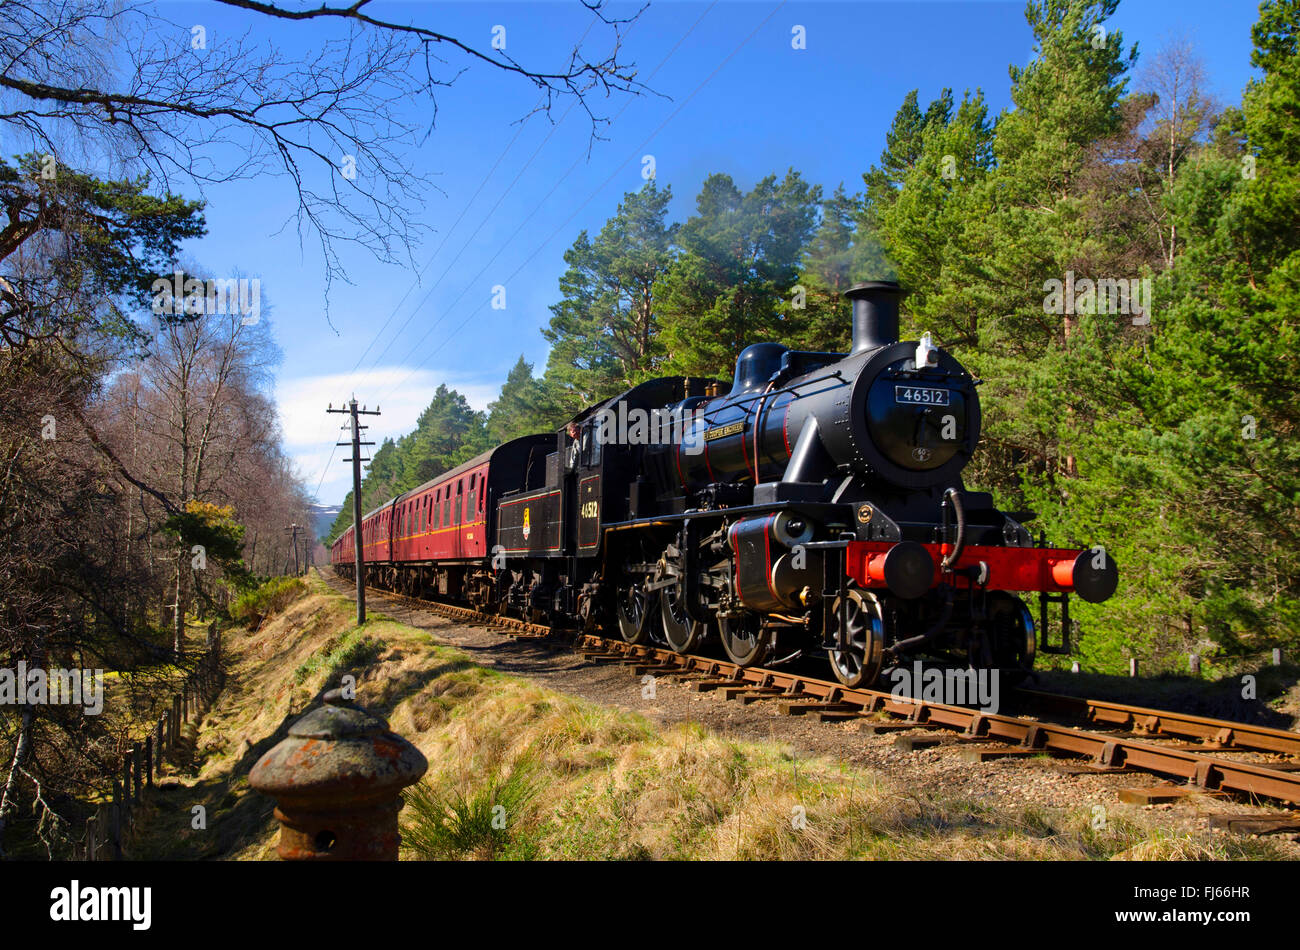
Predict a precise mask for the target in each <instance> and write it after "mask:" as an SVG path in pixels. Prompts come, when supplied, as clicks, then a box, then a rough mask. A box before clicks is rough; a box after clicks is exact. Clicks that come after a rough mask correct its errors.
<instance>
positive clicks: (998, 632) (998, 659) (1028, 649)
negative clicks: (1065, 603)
mask: <svg viewBox="0 0 1300 950" xmlns="http://www.w3.org/2000/svg"><path fill="white" fill-rule="evenodd" d="M988 617H989V622H988V630H989V634H990V636H991V637H992V639H993V661H994V664H995V665H996V666H997V667H998V668H999V669H1001V670H1002V675H1003V677H1004V678H1005V679H1006V682H1007V685H1008V686H1015V685H1017V684H1018V683H1020V682H1021V681H1022V680H1024V678H1025V677H1026V676H1028V675H1029V673H1030V671H1031V670H1033V668H1034V659H1035V657H1036V656H1037V654H1038V630H1037V627H1036V626H1035V624H1034V616H1033V614H1031V613H1030V612H1029V608H1028V607H1026V606H1025V603H1024V601H1022V600H1021V599H1020V598H1019V597H1016V596H1014V595H1013V594H1008V593H1007V592H1006V591H1001V590H997V591H992V592H991V593H990V594H989V600H988Z"/></svg>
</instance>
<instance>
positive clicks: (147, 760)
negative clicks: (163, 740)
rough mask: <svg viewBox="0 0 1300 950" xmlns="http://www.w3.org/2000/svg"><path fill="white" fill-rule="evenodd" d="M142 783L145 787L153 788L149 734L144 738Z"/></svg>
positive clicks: (151, 743) (151, 751) (151, 746)
mask: <svg viewBox="0 0 1300 950" xmlns="http://www.w3.org/2000/svg"><path fill="white" fill-rule="evenodd" d="M144 784H145V787H146V788H153V736H152V735H149V736H146V737H145V740H144Z"/></svg>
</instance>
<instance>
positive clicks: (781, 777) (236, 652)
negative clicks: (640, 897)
mask: <svg viewBox="0 0 1300 950" xmlns="http://www.w3.org/2000/svg"><path fill="white" fill-rule="evenodd" d="M351 614H352V605H351V603H350V602H349V601H347V600H346V599H344V598H342V597H339V596H337V595H335V594H333V593H331V592H329V591H328V589H327V588H326V587H325V586H324V585H323V584H321V583H320V582H319V581H314V582H313V583H312V585H311V591H310V593H309V594H308V595H307V596H305V597H304V598H302V599H301V600H299V601H297V602H296V603H294V604H293V605H292V606H290V607H289V608H288V609H287V610H286V611H285V612H284V614H282V615H281V616H279V617H276V618H275V619H273V620H272V621H270V622H269V623H267V624H266V625H265V626H263V628H262V629H261V630H259V631H255V632H239V633H235V632H232V633H231V634H228V635H227V638H226V648H227V651H228V655H229V656H230V658H231V660H232V663H233V666H232V670H231V674H232V675H231V677H230V680H229V682H228V686H227V689H226V692H225V694H224V695H223V697H222V699H221V701H220V702H219V703H218V705H217V706H216V708H215V709H214V710H213V711H212V713H211V714H210V715H209V717H208V718H207V720H206V721H205V722H204V724H203V728H202V732H201V734H200V735H199V738H198V742H197V747H196V759H197V764H196V765H195V768H194V772H193V774H192V776H190V777H188V778H187V779H186V783H187V787H186V788H184V789H181V790H178V791H177V792H174V793H170V794H172V795H173V796H174V797H175V798H176V801H175V803H174V805H173V806H172V810H173V813H174V814H175V815H176V816H177V818H176V821H174V822H173V829H172V834H171V837H169V838H165V839H164V838H162V836H160V835H155V836H154V837H155V839H158V840H156V841H154V845H155V846H154V847H153V848H152V849H150V848H149V847H143V848H142V849H138V852H137V856H150V857H181V856H184V855H194V854H195V853H199V854H203V855H207V856H212V857H222V858H235V859H254V860H256V859H266V858H270V857H273V856H274V844H275V836H276V834H277V830H276V827H275V822H274V820H273V818H272V816H271V807H272V806H271V803H270V802H269V801H267V800H265V799H263V798H262V797H261V796H259V795H257V794H255V793H253V792H252V791H251V790H250V789H249V788H248V785H247V774H248V771H249V769H251V768H252V766H253V764H254V763H255V762H256V761H257V759H258V758H259V757H260V756H261V755H262V753H263V752H265V751H266V750H267V749H269V748H270V747H271V746H272V745H274V744H275V743H276V742H278V741H279V740H280V739H281V738H283V736H284V734H285V730H286V729H287V727H288V725H289V724H290V723H291V722H292V721H293V720H294V719H296V718H297V716H298V715H299V714H301V713H302V712H303V711H304V710H305V709H306V708H307V707H308V706H309V705H311V703H312V702H313V701H314V700H315V699H316V698H318V697H319V695H320V694H321V693H322V692H323V691H324V690H326V689H328V688H331V687H333V686H336V685H338V680H339V678H340V677H341V676H342V675H344V674H346V673H351V674H353V675H355V676H356V677H357V682H358V687H357V693H358V697H359V699H360V700H361V702H362V703H363V704H364V705H366V706H367V707H369V708H371V709H374V710H376V711H379V712H381V713H382V714H384V715H386V716H387V717H388V718H389V721H390V723H391V725H392V727H393V729H394V730H395V731H396V732H398V733H399V734H401V735H403V736H405V737H406V738H407V739H409V740H410V741H412V742H413V743H415V744H416V745H417V746H418V747H419V748H420V749H421V751H422V752H423V753H424V754H425V756H426V757H427V758H428V760H429V762H430V763H431V766H430V772H429V774H428V775H427V776H426V777H425V779H424V781H423V782H422V783H421V785H419V786H417V787H416V788H415V789H412V790H410V793H409V795H408V807H407V808H406V809H405V810H404V812H403V821H404V825H405V829H404V850H403V857H404V858H407V859H412V858H498V859H598V860H599V859H728V860H729V859H735V858H740V859H759V860H771V859H777V860H799V859H814V860H824V859H845V858H858V859H861V858H865V859H918V860H925V859H958V860H972V859H1107V858H1119V859H1133V860H1148V861H1149V860H1182V859H1188V860H1204V859H1219V858H1238V859H1239V858H1271V857H1275V856H1276V854H1275V852H1274V849H1273V848H1272V846H1270V845H1269V844H1268V843H1267V842H1265V841H1262V840H1252V839H1240V838H1232V837H1223V838H1211V837H1209V836H1208V835H1204V836H1191V835H1172V834H1167V833H1163V832H1161V831H1159V830H1155V829H1152V828H1151V827H1149V826H1148V825H1147V824H1146V822H1145V820H1144V816H1143V814H1142V813H1141V811H1140V810H1136V809H1133V810H1130V811H1129V812H1128V813H1124V812H1123V811H1122V809H1121V807H1120V806H1116V807H1115V808H1113V809H1111V814H1110V815H1109V820H1108V821H1107V822H1106V823H1105V826H1104V827H1102V828H1099V829H1098V828H1094V827H1093V824H1092V815H1091V814H1088V813H1084V812H1077V813H1059V814H1057V813H1051V814H1049V813H1046V812H1037V811H1033V810H1024V811H1018V812H1017V811H1006V810H1001V809H999V810H994V809H992V808H990V807H988V806H987V805H983V804H979V803H975V802H971V801H966V800H962V799H958V798H955V797H954V798H932V797H922V796H919V795H917V794H914V793H913V792H911V791H909V790H908V789H906V788H905V787H903V786H902V785H901V784H899V783H898V782H896V781H894V780H891V779H886V778H883V777H881V776H878V775H874V774H872V773H869V772H866V771H863V770H859V769H854V768H849V767H847V766H844V765H841V764H839V763H835V762H832V761H829V760H826V759H809V758H796V757H795V756H794V755H793V753H792V751H791V750H790V749H788V748H785V747H782V746H781V745H778V744H775V743H745V742H735V741H730V740H728V739H725V738H722V737H719V736H716V735H713V734H711V733H708V732H707V731H705V730H704V729H702V728H701V727H699V726H695V725H686V726H680V727H676V728H669V729H658V728H656V727H655V726H653V725H652V724H651V723H649V722H648V721H646V720H645V719H643V718H641V717H639V716H636V715H634V714H631V713H626V712H622V711H618V710H612V709H608V708H605V707H601V706H596V705H593V704H591V703H587V702H585V701H582V700H579V699H575V698H573V697H569V696H566V695H562V694H558V693H555V692H552V691H549V690H546V689H543V688H541V687H539V686H537V685H536V684H534V683H532V682H530V681H528V680H523V679H518V678H514V677H510V676H505V675H502V674H499V673H496V672H494V671H492V670H488V669H485V668H482V667H479V666H476V665H475V664H473V663H472V662H471V661H470V660H469V659H468V658H467V657H466V656H465V655H464V654H462V653H461V652H459V651H457V650H454V649H451V648H447V647H440V646H436V645H434V644H433V643H431V642H430V640H429V638H428V635H427V634H426V633H424V632H422V631H419V630H416V629H414V628H411V627H406V626H404V625H402V624H398V623H395V622H393V621H391V620H388V619H386V618H383V617H379V616H376V617H374V618H372V619H371V620H370V621H369V622H368V623H367V624H366V625H365V627H364V628H362V629H358V628H356V627H355V626H354V625H353V622H352V621H353V618H352V615H351ZM243 737H251V738H243ZM166 794H168V793H163V796H162V797H165V796H166ZM194 803H201V804H205V806H206V807H207V808H208V815H209V823H208V829H207V830H206V831H191V830H190V829H189V828H188V824H189V821H188V819H189V808H190V806H191V805H192V804H194ZM182 819H183V820H182ZM140 850H143V852H144V853H139V851H140Z"/></svg>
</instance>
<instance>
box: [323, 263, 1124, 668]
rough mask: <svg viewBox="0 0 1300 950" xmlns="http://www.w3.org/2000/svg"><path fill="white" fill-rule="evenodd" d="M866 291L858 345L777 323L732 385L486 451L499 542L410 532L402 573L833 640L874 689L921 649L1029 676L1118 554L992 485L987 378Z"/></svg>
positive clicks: (686, 389)
mask: <svg viewBox="0 0 1300 950" xmlns="http://www.w3.org/2000/svg"><path fill="white" fill-rule="evenodd" d="M846 296H847V297H848V299H849V300H850V301H851V305H852V345H851V348H850V350H849V352H848V353H820V352H807V351H798V350H792V349H789V348H787V347H785V346H783V345H781V344H778V343H770V342H769V343H755V344H753V345H751V346H749V347H748V348H747V349H745V350H744V351H743V352H742V353H741V354H740V357H739V359H738V361H737V363H736V367H735V372H734V374H733V378H732V382H731V385H730V387H729V389H728V391H727V392H725V393H724V392H722V391H721V387H720V386H719V384H718V382H717V381H715V380H707V379H698V378H687V377H668V378H663V379H656V380H651V381H649V382H647V383H643V384H641V385H639V386H637V387H635V388H633V389H631V390H629V391H628V392H625V393H622V394H620V395H619V396H616V397H614V398H613V399H610V400H607V401H606V402H604V403H602V404H600V405H597V406H593V407H591V408H589V409H587V410H585V411H584V412H582V413H580V414H579V415H578V416H576V417H575V418H574V419H573V420H572V421H570V422H569V423H568V424H567V425H566V426H565V427H564V428H562V429H561V430H559V432H557V433H555V434H554V436H553V437H549V436H533V437H528V439H526V440H516V441H515V442H514V443H507V444H506V445H505V446H502V447H500V448H498V449H496V450H493V452H494V453H497V454H498V455H497V456H493V453H488V454H487V455H485V456H482V457H480V459H476V460H473V461H471V462H469V463H466V465H464V466H461V469H460V470H458V471H467V470H470V469H474V468H475V467H476V466H477V468H478V470H480V471H481V477H480V481H479V484H480V485H482V486H483V488H482V491H481V493H480V494H479V495H478V496H476V497H477V500H476V504H477V505H478V506H479V508H480V509H484V510H483V515H482V521H481V522H475V525H476V527H477V529H478V530H479V532H480V534H479V537H480V538H492V539H495V542H496V543H495V544H494V545H493V546H492V552H493V557H492V558H490V559H489V558H488V557H487V556H486V554H487V550H486V548H485V547H484V548H476V549H473V550H474V553H472V554H470V555H469V556H464V557H459V558H446V557H443V558H423V559H422V558H418V557H416V558H408V559H405V560H403V559H402V558H400V557H395V556H394V555H393V553H392V552H393V551H396V550H399V548H397V547H395V542H390V543H389V546H388V548H377V549H376V551H377V553H379V554H385V553H387V555H388V560H389V564H388V565H385V566H384V567H381V568H380V570H381V571H384V570H387V571H388V572H389V573H388V574H385V575H383V576H384V577H386V578H388V579H390V580H391V581H392V582H393V583H394V584H397V585H404V586H405V588H406V589H408V590H411V592H415V593H418V592H419V591H420V590H424V591H430V590H431V591H434V592H436V593H441V594H443V595H445V596H458V597H460V598H461V599H466V600H469V601H470V602H471V603H475V604H477V605H479V606H480V607H486V608H488V609H492V610H516V611H520V612H526V613H528V614H530V615H532V616H534V617H543V616H544V617H548V618H550V619H551V620H552V622H555V623H558V624H563V623H565V622H568V621H572V622H575V623H582V624H583V625H585V626H586V627H588V628H591V627H601V626H605V627H609V628H611V629H617V631H618V632H619V634H620V635H621V636H622V637H623V638H624V639H626V640H628V641H629V642H633V643H639V642H647V641H658V642H661V643H663V644H666V645H667V646H668V647H670V648H672V649H674V650H677V651H679V652H695V651H699V650H707V649H710V648H711V645H712V644H714V643H715V642H716V643H717V644H718V645H719V646H720V647H721V649H722V651H723V652H724V653H725V654H726V656H727V657H728V658H729V659H731V660H732V661H733V662H735V663H737V664H740V665H743V666H750V665H754V664H759V663H775V662H781V661H783V660H787V659H791V658H794V657H797V656H800V655H804V654H807V653H810V652H824V653H825V655H826V656H827V657H828V659H829V661H830V665H831V668H832V670H833V671H834V674H835V676H836V677H837V678H838V679H839V680H840V681H841V682H842V683H844V684H846V685H850V686H860V685H867V684H870V683H871V682H873V681H874V680H875V679H876V678H877V676H878V675H879V673H880V671H881V669H882V668H883V667H885V666H886V665H891V664H893V663H896V662H899V661H901V660H903V659H904V658H905V657H911V656H914V655H929V656H935V657H942V658H946V659H949V660H956V661H958V662H960V663H963V664H967V665H970V666H973V667H976V668H995V669H1001V670H1006V671H1011V672H1013V673H1016V674H1021V673H1023V672H1025V671H1027V670H1029V669H1030V668H1031V667H1032V665H1033V663H1034V659H1035V655H1036V652H1037V650H1038V649H1039V635H1040V634H1041V635H1042V638H1043V639H1042V645H1043V646H1044V647H1047V642H1048V640H1047V629H1046V625H1047V619H1048V605H1049V604H1050V603H1053V602H1055V603H1059V604H1060V615H1061V627H1062V646H1061V647H1053V648H1051V649H1064V647H1065V638H1066V637H1067V636H1068V597H1069V595H1070V594H1071V593H1073V594H1077V595H1079V596H1080V597H1083V598H1084V599H1085V600H1088V601H1091V602H1098V601H1102V600H1105V599H1106V598H1107V597H1109V596H1110V595H1111V594H1112V593H1113V592H1114V589H1115V586H1116V583H1117V578H1118V575H1117V571H1116V567H1115V564H1114V561H1113V559H1112V558H1111V556H1110V555H1109V554H1108V553H1107V552H1106V551H1105V550H1104V548H1101V547H1093V548H1087V549H1075V548H1070V549H1062V548H1050V547H1047V546H1045V544H1043V543H1042V542H1041V541H1040V543H1038V544H1035V543H1034V540H1033V538H1032V537H1031V536H1030V533H1029V532H1028V530H1027V529H1026V528H1025V527H1024V525H1023V524H1022V522H1023V521H1027V520H1029V517H1030V516H1029V515H1028V514H1019V515H1015V514H1008V513H1004V512H1001V511H999V510H997V509H996V508H995V507H994V505H993V501H992V497H991V496H990V495H989V494H987V493H984V492H975V491H968V490H967V489H966V488H965V486H964V484H963V482H962V478H961V473H962V470H963V469H964V468H965V466H966V464H967V463H968V461H969V460H970V458H971V456H972V454H973V453H974V452H975V450H976V447H977V445H978V442H979V434H980V405H979V397H978V395H977V393H976V387H977V386H978V384H979V380H978V379H976V378H974V377H973V376H972V375H971V374H970V373H968V372H967V371H966V370H965V369H964V368H963V367H962V365H961V364H960V363H959V362H958V361H957V360H956V359H955V358H954V357H953V356H952V355H951V354H949V353H946V352H944V351H943V350H942V349H940V348H937V347H935V346H934V345H933V344H932V342H931V340H930V337H929V334H925V335H923V336H922V337H921V339H920V340H914V341H900V340H899V338H898V336H899V332H898V330H899V300H900V298H901V296H902V290H901V288H900V287H899V286H898V285H897V284H896V283H893V282H888V281H876V282H870V283H865V284H859V285H857V286H855V287H853V288H852V289H850V290H849V291H848V292H847V294H846ZM498 457H499V461H497V458H498ZM507 460H512V461H507ZM507 466H509V467H511V468H513V471H503V469H505V468H506V467H507ZM455 490H456V489H455V486H454V485H452V486H451V488H450V489H448V487H447V485H446V484H441V483H439V480H437V479H435V480H434V481H433V482H431V483H429V484H428V485H426V486H421V488H419V489H416V490H415V492H414V493H408V496H403V497H402V498H399V499H394V500H393V502H390V503H388V505H389V508H390V509H391V510H392V511H393V512H397V511H398V510H399V509H404V510H407V511H410V510H412V508H411V506H412V505H414V511H415V512H417V514H416V518H415V521H414V522H411V521H409V520H407V521H405V522H403V521H402V520H401V519H402V517H403V516H402V515H400V514H398V515H396V518H397V521H396V523H397V524H398V525H399V530H406V529H410V528H411V526H412V525H414V529H415V531H416V533H417V536H418V535H419V533H421V532H425V531H430V532H435V533H436V532H438V531H446V530H447V527H446V526H445V525H441V524H440V525H425V523H424V522H423V521H422V520H421V519H420V517H419V515H418V512H419V510H420V505H421V502H420V498H421V497H422V496H423V495H425V494H429V495H432V496H433V497H434V498H435V499H438V498H441V499H442V500H441V501H432V502H430V503H427V504H425V507H426V508H429V507H430V505H435V506H436V505H442V504H444V503H445V499H446V494H445V492H446V491H451V492H452V493H453V494H452V496H451V497H453V498H454V497H456V495H455V494H454V492H455ZM485 503H486V508H484V505H485ZM372 514H373V515H375V516H376V517H377V518H378V519H380V521H379V523H381V524H388V525H389V526H390V527H391V525H393V524H394V518H393V517H391V516H389V517H386V516H385V515H384V513H383V509H380V510H378V511H377V512H376V513H372ZM385 519H386V520H385ZM365 520H366V521H367V522H368V521H370V520H371V519H370V517H369V516H368V517H367V519H365ZM462 521H463V519H462ZM403 523H404V524H405V525H406V529H401V528H400V525H401V524H403ZM460 523H461V522H457V524H458V525H459V524H460ZM380 533H381V534H382V530H381V532H380ZM381 543H382V540H381ZM467 550H469V549H467ZM336 551H339V545H338V544H336ZM339 557H340V559H346V557H347V555H346V549H344V550H343V551H341V552H340V553H339ZM367 559H368V560H369V555H367ZM345 569H346V568H345ZM1030 593H1032V594H1036V595H1037V596H1038V600H1039V603H1038V607H1039V621H1038V623H1037V624H1036V623H1035V620H1034V617H1033V614H1032V613H1031V611H1030V609H1029V606H1028V605H1027V604H1026V603H1025V602H1024V601H1023V600H1022V599H1021V597H1020V596H1019V595H1023V594H1030Z"/></svg>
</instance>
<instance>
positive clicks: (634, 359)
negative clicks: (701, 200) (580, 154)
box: [542, 181, 674, 418]
mask: <svg viewBox="0 0 1300 950" xmlns="http://www.w3.org/2000/svg"><path fill="white" fill-rule="evenodd" d="M671 200H672V191H671V189H668V188H664V189H660V188H659V187H658V186H657V185H656V184H655V183H654V182H653V181H651V182H647V183H646V185H645V186H644V187H642V188H641V190H640V191H634V192H628V193H627V194H626V195H624V196H623V200H622V202H620V203H619V206H618V210H617V212H616V213H615V214H614V216H613V217H612V218H610V219H609V220H608V221H607V222H606V223H605V226H604V227H603V228H601V231H600V234H598V235H597V236H596V238H595V240H592V239H590V238H589V237H588V235H587V232H585V231H583V232H582V233H581V234H580V235H579V236H578V239H577V240H576V241H575V242H574V244H573V247H571V248H570V249H569V250H568V251H566V252H565V254H564V261H565V263H566V264H568V265H569V269H568V270H567V271H565V273H564V276H563V277H561V278H560V290H561V293H562V295H563V296H562V298H561V300H560V302H559V303H556V304H554V305H552V306H551V313H552V314H554V316H553V317H552V318H551V322H550V326H549V327H548V328H547V329H544V330H543V331H542V336H544V337H545V338H546V339H547V341H548V342H550V344H551V353H550V357H549V358H548V360H547V367H546V374H545V380H546V383H547V385H548V387H549V388H551V389H552V390H553V391H552V392H551V393H550V394H548V396H549V397H550V398H552V399H554V398H556V395H557V393H556V392H554V390H558V397H559V398H560V399H561V400H562V401H563V403H564V405H565V407H566V408H567V409H568V410H569V411H570V412H576V411H577V410H578V409H580V408H581V407H582V406H584V405H589V404H591V403H593V402H598V401H600V400H602V399H607V398H609V397H610V396H613V395H615V394H617V393H618V392H620V391H622V390H625V389H628V388H630V387H631V386H632V385H634V384H635V383H636V382H639V381H640V380H642V379H647V378H649V377H651V376H654V375H655V372H656V369H657V366H658V363H659V362H660V361H661V359H662V356H663V350H662V347H661V346H660V345H659V341H658V324H657V320H656V303H657V301H656V298H655V285H656V282H657V281H658V280H659V278H660V276H661V275H662V274H663V273H664V271H665V269H666V268H667V267H668V265H669V263H670V262H671V259H672V252H671V244H672V239H673V232H674V228H672V227H670V226H668V225H667V223H666V217H667V213H668V203H669V202H670V201H671ZM548 418H549V416H548Z"/></svg>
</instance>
